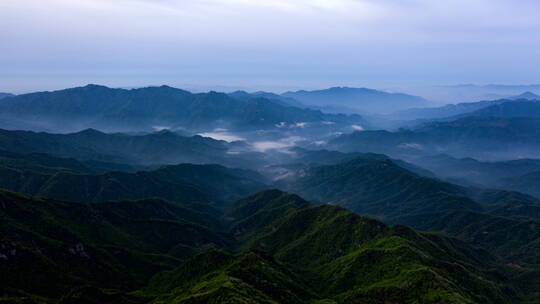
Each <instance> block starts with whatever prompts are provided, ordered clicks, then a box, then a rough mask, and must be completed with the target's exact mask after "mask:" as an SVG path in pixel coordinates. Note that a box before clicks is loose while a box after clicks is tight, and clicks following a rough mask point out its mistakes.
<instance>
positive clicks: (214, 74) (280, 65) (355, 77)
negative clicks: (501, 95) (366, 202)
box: [0, 0, 540, 93]
mask: <svg viewBox="0 0 540 304" xmlns="http://www.w3.org/2000/svg"><path fill="white" fill-rule="evenodd" d="M539 12H540V1H537V0H513V1H510V0H509V1H507V0H467V1H465V0H436V1H435V0H312V1H308V0H264V1H261V0H256V1H255V0H198V1H196V0H112V1H111V0H0V91H7V92H13V93H23V92H29V91H37V90H52V89H60V88H65V87H72V86H78V85H84V84H87V83H97V84H103V85H108V86H113V87H139V86H147V85H161V84H167V85H171V86H175V87H182V88H186V89H191V90H195V91H203V90H209V89H215V90H220V91H231V90H235V89H245V90H248V91H254V90H269V91H277V92H281V91H286V90H295V89H315V88H324V87H330V86H355V87H371V88H378V89H387V90H405V91H406V90H407V88H408V87H414V86H431V85H447V84H458V83H476V84H487V83H504V84H529V83H540V56H539V54H540V53H539V49H540V48H539V47H540V18H538V13H539Z"/></svg>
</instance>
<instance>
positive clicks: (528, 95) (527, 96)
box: [510, 91, 540, 100]
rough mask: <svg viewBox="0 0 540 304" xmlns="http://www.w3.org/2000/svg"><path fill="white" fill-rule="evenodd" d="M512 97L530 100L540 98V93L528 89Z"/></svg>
mask: <svg viewBox="0 0 540 304" xmlns="http://www.w3.org/2000/svg"><path fill="white" fill-rule="evenodd" d="M510 99H513V100H517V99H528V100H536V99H537V100H540V95H537V94H534V93H533V92H531V91H526V92H524V93H521V94H519V95H517V96H513V97H510Z"/></svg>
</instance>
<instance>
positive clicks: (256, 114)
mask: <svg viewBox="0 0 540 304" xmlns="http://www.w3.org/2000/svg"><path fill="white" fill-rule="evenodd" d="M263 96H264V95H263ZM272 100H274V99H267V98H264V97H261V96H254V98H248V99H245V98H240V99H235V98H232V97H230V95H227V94H224V93H217V92H209V93H198V94H192V93H190V92H188V91H184V90H180V89H176V88H172V87H168V86H160V87H147V88H140V89H130V90H126V89H113V88H108V87H105V86H99V85H87V86H85V87H77V88H71V89H65V90H59V91H53V92H37V93H30V94H21V95H17V96H13V97H9V98H5V99H3V101H2V103H0V113H2V116H1V117H2V123H1V124H0V127H3V128H8V129H25V130H29V129H31V130H36V131H52V132H70V131H71V132H73V131H79V130H82V129H87V128H95V129H100V130H105V131H129V132H133V131H152V130H156V129H163V128H168V129H173V130H174V129H178V130H184V131H188V132H191V133H198V132H207V131H212V130H215V129H230V130H239V129H240V130H242V131H255V130H260V129H277V127H276V125H281V126H283V125H287V126H288V125H296V124H298V123H303V125H304V126H305V125H308V124H310V125H315V126H316V127H318V128H325V127H326V128H330V126H329V125H328V124H323V122H326V121H331V122H332V124H333V126H331V127H332V128H336V127H339V126H341V127H348V128H350V125H351V124H355V123H357V124H361V123H363V121H362V119H361V117H360V116H358V115H352V116H351V115H332V114H324V113H322V112H320V111H317V110H309V109H301V108H297V107H292V106H285V105H283V104H282V103H280V102H275V101H272Z"/></svg>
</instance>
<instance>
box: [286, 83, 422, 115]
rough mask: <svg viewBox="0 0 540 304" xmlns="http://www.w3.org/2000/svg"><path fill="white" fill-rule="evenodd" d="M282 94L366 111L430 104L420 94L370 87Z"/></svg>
mask: <svg viewBox="0 0 540 304" xmlns="http://www.w3.org/2000/svg"><path fill="white" fill-rule="evenodd" d="M281 96H285V97H290V98H293V99H296V100H298V101H300V102H302V103H304V104H306V105H313V106H319V107H325V106H333V107H345V108H349V109H354V110H357V111H360V112H365V113H389V112H395V111H397V110H403V109H407V108H413V107H423V106H427V105H428V102H427V101H426V100H425V99H424V98H422V97H419V96H414V95H408V94H403V93H388V92H384V91H379V90H374V89H368V88H350V87H333V88H329V89H324V90H315V91H304V90H301V91H296V92H286V93H283V94H282V95H281ZM323 109H324V108H323Z"/></svg>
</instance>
